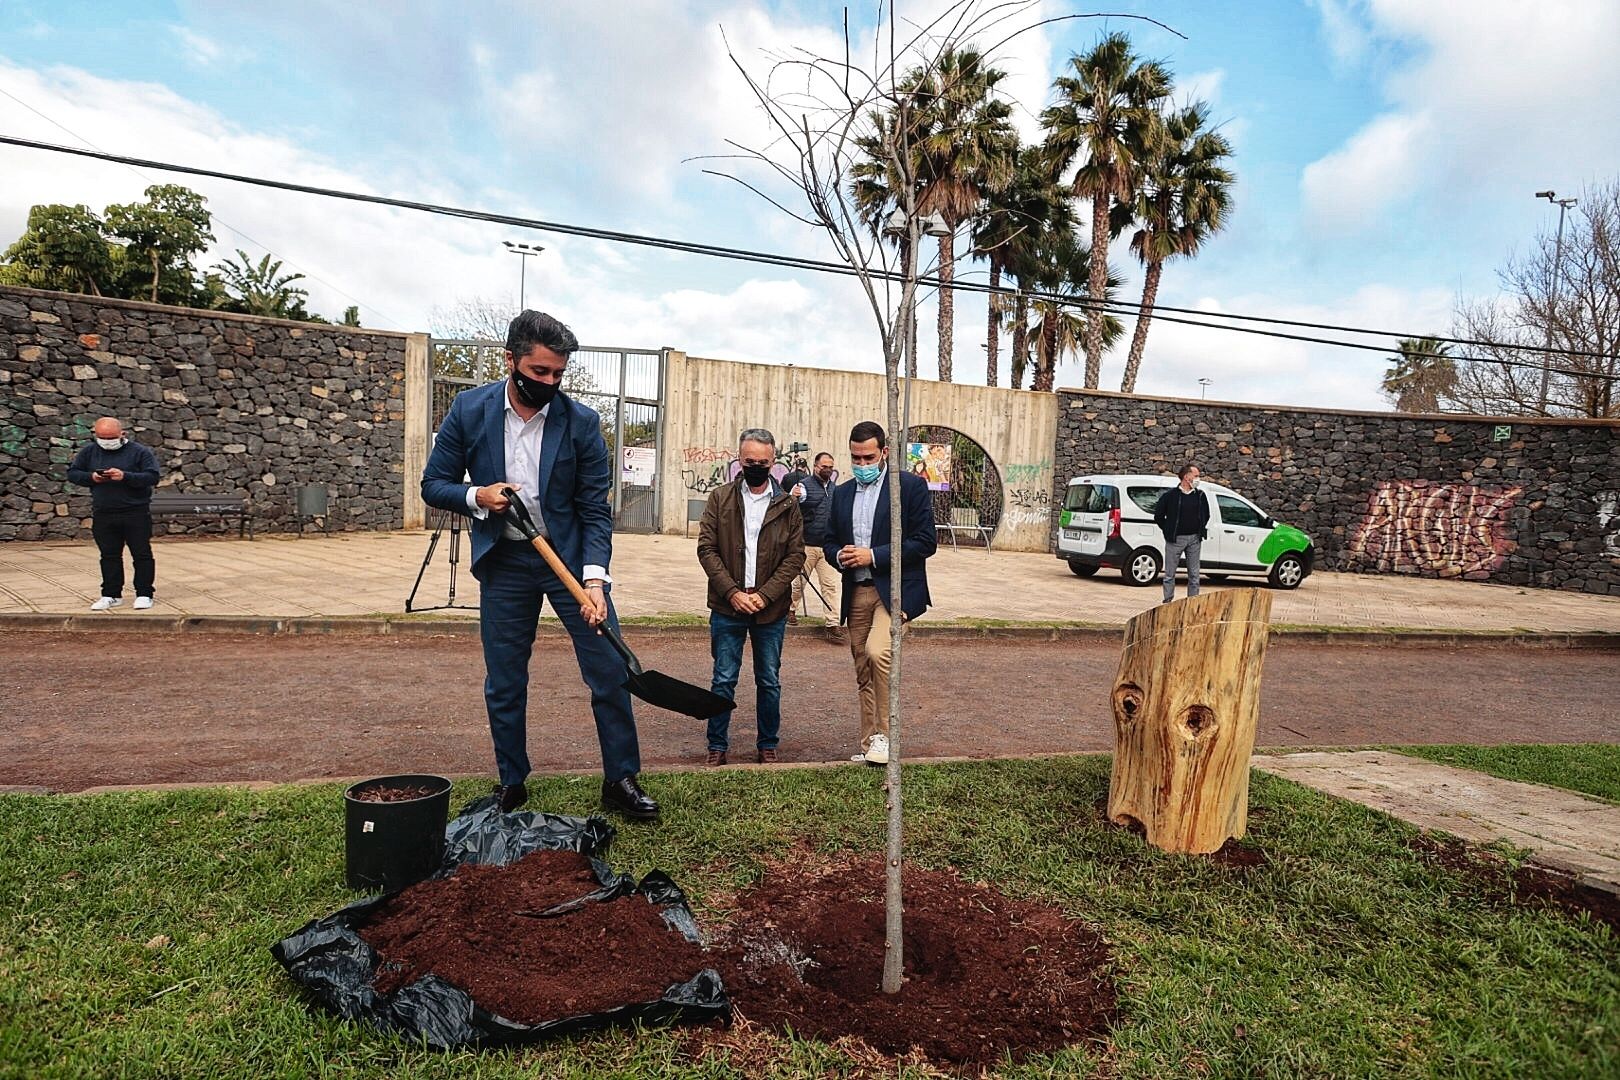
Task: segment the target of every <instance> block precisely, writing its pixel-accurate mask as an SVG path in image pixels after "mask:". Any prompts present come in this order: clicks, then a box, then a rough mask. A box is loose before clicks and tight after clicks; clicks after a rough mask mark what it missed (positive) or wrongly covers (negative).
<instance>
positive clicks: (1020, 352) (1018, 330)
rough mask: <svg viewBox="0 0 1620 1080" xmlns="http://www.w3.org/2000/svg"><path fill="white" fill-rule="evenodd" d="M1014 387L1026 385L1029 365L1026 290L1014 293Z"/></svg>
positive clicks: (1012, 364) (1012, 362)
mask: <svg viewBox="0 0 1620 1080" xmlns="http://www.w3.org/2000/svg"><path fill="white" fill-rule="evenodd" d="M1011 366H1012V388H1013V389H1014V390H1017V389H1018V388H1019V387H1021V386H1023V385H1024V369H1025V368H1026V367H1028V366H1029V300H1028V298H1026V297H1025V296H1024V290H1023V289H1019V290H1018V292H1016V293H1014V294H1013V330H1012V361H1011Z"/></svg>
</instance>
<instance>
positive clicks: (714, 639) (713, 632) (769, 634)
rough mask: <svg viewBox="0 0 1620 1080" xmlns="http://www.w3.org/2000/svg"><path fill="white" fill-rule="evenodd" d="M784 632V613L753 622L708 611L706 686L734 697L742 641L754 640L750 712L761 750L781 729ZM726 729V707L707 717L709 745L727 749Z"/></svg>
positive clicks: (728, 722) (771, 743) (771, 745)
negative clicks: (710, 660) (710, 670)
mask: <svg viewBox="0 0 1620 1080" xmlns="http://www.w3.org/2000/svg"><path fill="white" fill-rule="evenodd" d="M786 633H787V616H786V615H784V616H782V617H781V618H780V619H777V620H776V621H775V622H768V623H756V622H754V620H753V619H745V618H743V617H742V616H740V615H724V614H721V613H720V612H718V611H711V612H709V651H710V653H712V654H713V656H714V682H713V684H712V685H711V686H710V689H712V690H713V691H714V692H715V693H717V694H719V695H720V696H721V697H723V698H725V699H727V700H728V701H736V700H737V675H738V673H739V672H740V671H742V651H743V641H744V640H745V639H748V638H753V640H754V689H755V690H756V691H757V692H758V693H757V697H756V705H755V709H754V712H755V713H756V715H757V717H758V720H759V742H758V743H757V744H756V745H757V746H758V747H759V749H761V750H775V749H776V743H777V741H778V735H779V734H780V732H781V730H782V638H783V635H785V634H786ZM730 730H731V713H730V712H729V711H728V712H723V713H721V714H720V715H719V716H716V717H714V718H713V719H712V720H710V721H709V749H710V750H725V749H727V747H728V746H729V745H730V737H729V734H728V733H729V731H730Z"/></svg>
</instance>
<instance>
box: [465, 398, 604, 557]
mask: <svg viewBox="0 0 1620 1080" xmlns="http://www.w3.org/2000/svg"><path fill="white" fill-rule="evenodd" d="M504 389H505V392H504V393H502V394H501V403H502V404H503V405H505V406H506V410H505V419H506V483H507V484H509V485H510V486H511V487H513V488H515V489H517V493H518V495H519V497H521V498H522V500H523V505H524V506H526V507H528V509H529V515H530V516H531V517H533V518H534V523H535V525H536V526H538V527H539V529H540V535H542V536H544V537H547V538H548V539H549V538H550V536H551V533H550V531H549V530H547V529H546V522H545V517H544V515H543V514H542V513H541V510H540V451H541V447H542V445H543V444H544V440H545V433H546V416H547V415H548V414H550V412H551V406H550V405H547V406H546V407H545V408H543V409H541V410H540V411H539V412H537V413H535V414H534V415H533V416H531V417H529V419H527V420H525V419H523V417H522V416H521V415H519V413H518V411H517V409H516V408H515V407H514V406H513V405H512V380H511V379H510V378H508V379H507V380H506V386H505V388H504ZM467 509H468V511H469V512H470V513H471V514H472V516H473V517H475V518H478V519H480V520H482V519H484V518H487V517H489V511H488V510H486V509H484V508H483V507H482V506H479V505H478V488H477V487H476V486H472V487H468V488H467ZM501 536H502V537H504V538H505V539H507V540H522V539H524V536H523V534H522V533H521V532H519V531H518V529H517V527H516V526H514V525H507V526H506V527H505V528H504V529H503V530H502V531H501ZM584 578H585V580H586V581H596V580H601V581H605V582H609V583H611V582H612V580H613V579H612V578H610V577H608V574H607V568H606V567H602V566H596V565H594V564H587V565H586V567H585V574H584Z"/></svg>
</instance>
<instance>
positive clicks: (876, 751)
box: [861, 735, 889, 765]
mask: <svg viewBox="0 0 1620 1080" xmlns="http://www.w3.org/2000/svg"><path fill="white" fill-rule="evenodd" d="M861 760H863V761H865V762H866V763H867V764H868V765H887V764H888V763H889V737H888V736H887V735H873V736H872V737H871V738H870V739H868V740H867V742H866V753H864V754H862V755H861Z"/></svg>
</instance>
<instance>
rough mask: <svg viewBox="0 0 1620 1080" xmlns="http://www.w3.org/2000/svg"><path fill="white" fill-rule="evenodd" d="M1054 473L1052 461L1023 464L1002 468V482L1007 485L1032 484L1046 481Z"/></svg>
mask: <svg viewBox="0 0 1620 1080" xmlns="http://www.w3.org/2000/svg"><path fill="white" fill-rule="evenodd" d="M1051 471H1052V463H1051V462H1050V461H1031V462H1021V463H1019V464H1016V465H1003V466H1002V467H1001V480H1002V482H1003V483H1005V484H1032V483H1036V482H1038V481H1041V480H1045V479H1046V476H1047V474H1048V473H1050V472H1051Z"/></svg>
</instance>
